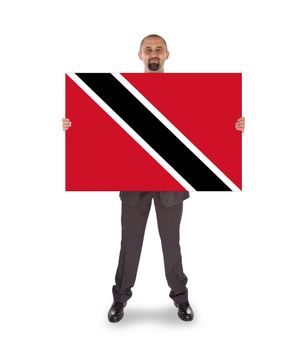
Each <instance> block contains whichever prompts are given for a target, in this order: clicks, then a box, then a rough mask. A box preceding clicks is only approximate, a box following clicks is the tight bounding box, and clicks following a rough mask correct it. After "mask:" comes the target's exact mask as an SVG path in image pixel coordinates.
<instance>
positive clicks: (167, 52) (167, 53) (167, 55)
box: [166, 51, 169, 60]
mask: <svg viewBox="0 0 307 350" xmlns="http://www.w3.org/2000/svg"><path fill="white" fill-rule="evenodd" d="M168 57H169V51H166V60H167V59H168Z"/></svg>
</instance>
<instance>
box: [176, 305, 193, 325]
mask: <svg viewBox="0 0 307 350" xmlns="http://www.w3.org/2000/svg"><path fill="white" fill-rule="evenodd" d="M175 305H176V307H177V308H178V317H179V318H180V319H181V320H182V321H192V320H193V318H194V312H193V310H192V308H191V306H190V304H189V302H188V301H186V302H185V303H183V304H175Z"/></svg>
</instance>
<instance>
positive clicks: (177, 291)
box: [112, 192, 188, 304]
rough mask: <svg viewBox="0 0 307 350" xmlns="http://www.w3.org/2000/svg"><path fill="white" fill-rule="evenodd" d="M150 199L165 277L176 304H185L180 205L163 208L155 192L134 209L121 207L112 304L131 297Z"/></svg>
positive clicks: (140, 201)
mask: <svg viewBox="0 0 307 350" xmlns="http://www.w3.org/2000/svg"><path fill="white" fill-rule="evenodd" d="M152 199H154V203H155V208H156V214H157V221H158V229H159V234H160V238H161V243H162V250H163V257H164V267H165V275H166V279H167V282H168V285H169V287H170V288H171V292H170V294H169V296H170V297H171V298H172V299H173V300H174V302H175V303H176V304H181V303H184V302H185V301H187V300H188V290H187V288H186V284H187V281H188V279H187V277H186V275H185V274H184V272H183V268H182V259H181V252H180V245H179V227H180V221H181V216H182V209H183V203H180V204H178V205H175V206H172V207H165V206H163V204H162V203H161V200H160V195H159V192H144V193H142V194H141V197H140V199H139V201H138V203H137V204H136V205H135V206H132V205H128V204H125V203H124V202H123V203H122V216H121V222H122V240H121V249H120V254H119V262H118V267H117V271H116V275H115V285H114V286H113V289H112V292H113V297H114V301H120V302H123V303H124V302H126V301H127V300H128V299H129V298H131V296H132V291H131V288H132V287H133V286H134V283H135V279H136V274H137V269H138V265H139V260H140V254H141V250H142V245H143V239H144V233H145V228H146V223H147V219H148V215H149V211H150V207H151V203H152Z"/></svg>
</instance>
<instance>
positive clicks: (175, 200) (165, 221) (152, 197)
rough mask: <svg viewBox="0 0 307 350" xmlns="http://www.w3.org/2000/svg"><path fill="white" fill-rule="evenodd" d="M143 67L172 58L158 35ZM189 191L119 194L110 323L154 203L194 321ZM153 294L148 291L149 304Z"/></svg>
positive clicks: (144, 53) (176, 294)
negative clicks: (183, 234)
mask: <svg viewBox="0 0 307 350" xmlns="http://www.w3.org/2000/svg"><path fill="white" fill-rule="evenodd" d="M138 56H139V58H140V60H141V61H142V62H143V64H144V72H145V73H163V72H164V64H165V61H166V60H167V59H168V57H169V52H168V48H167V44H166V41H165V40H164V39H163V38H162V37H161V36H159V35H156V34H151V35H148V36H146V37H145V38H144V39H143V40H142V41H141V44H140V50H139V53H138ZM244 126H245V119H244V118H239V119H238V120H237V122H236V124H235V128H236V130H238V131H241V132H243V131H244ZM70 127H71V122H70V120H69V119H66V118H65V119H63V129H64V130H65V131H66V130H68V129H69V128H70ZM188 197H189V193H188V192H186V191H185V192H120V198H121V200H122V215H121V224H122V239H121V249H120V254H119V261H118V267H117V271H116V275H115V285H114V286H113V288H112V293H113V299H114V301H113V303H112V305H111V308H110V310H109V313H108V319H109V321H110V322H118V321H120V320H121V319H122V318H123V316H124V308H125V306H126V304H127V301H128V300H129V299H130V298H131V296H132V291H131V289H132V287H133V286H134V283H135V280H136V275H137V269H138V265H139V260H140V254H141V250H142V245H143V239H144V233H145V228H146V223H147V219H148V216H149V212H150V208H151V205H152V201H154V205H155V209H156V215H157V221H158V229H159V234H160V238H161V244H162V251H163V258H164V267H165V275H166V279H167V283H168V285H169V287H170V289H171V291H170V294H169V296H170V298H172V300H173V302H174V304H175V306H176V307H177V309H178V316H179V318H180V319H181V320H183V321H191V320H193V317H194V313H193V310H192V308H191V306H190V304H189V299H188V289H187V287H186V285H187V281H188V279H187V276H186V275H185V273H184V272H183V267H182V258H181V250H180V244H179V241H180V233H179V231H180V221H181V217H182V210H183V201H184V200H185V199H187V198H188ZM152 298H154V295H152V294H151V293H150V288H149V290H148V301H149V302H150V300H151V299H152Z"/></svg>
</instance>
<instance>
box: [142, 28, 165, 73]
mask: <svg viewBox="0 0 307 350" xmlns="http://www.w3.org/2000/svg"><path fill="white" fill-rule="evenodd" d="M168 56H169V52H168V51H167V45H166V41H165V40H164V39H163V38H162V37H161V36H160V35H157V34H150V35H147V36H146V37H145V38H144V39H143V40H142V41H141V45H140V51H139V58H140V60H142V61H143V63H144V68H145V72H147V73H155V72H156V73H162V72H164V62H165V61H166V60H167V59H168Z"/></svg>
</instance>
